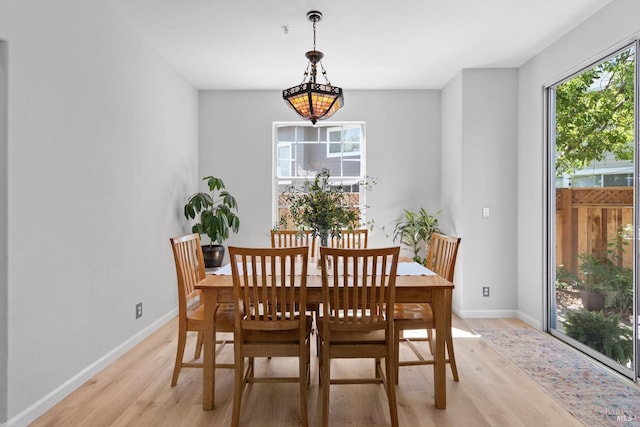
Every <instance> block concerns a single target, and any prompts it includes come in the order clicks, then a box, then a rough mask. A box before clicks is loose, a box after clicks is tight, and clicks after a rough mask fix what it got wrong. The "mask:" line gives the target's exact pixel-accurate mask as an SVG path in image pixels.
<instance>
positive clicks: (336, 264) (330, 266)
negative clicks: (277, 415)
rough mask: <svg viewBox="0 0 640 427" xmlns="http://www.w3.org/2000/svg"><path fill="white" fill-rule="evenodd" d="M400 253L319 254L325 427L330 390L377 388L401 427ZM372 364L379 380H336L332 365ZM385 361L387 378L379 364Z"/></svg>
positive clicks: (325, 249)
mask: <svg viewBox="0 0 640 427" xmlns="http://www.w3.org/2000/svg"><path fill="white" fill-rule="evenodd" d="M399 253H400V247H393V248H381V249H340V248H329V247H321V248H320V259H321V268H322V301H323V302H322V316H321V317H320V318H319V324H318V327H319V335H320V369H319V373H320V385H321V386H322V387H323V389H322V425H323V426H325V427H326V426H328V425H329V389H330V385H331V384H372V383H373V384H378V383H382V384H383V385H384V386H385V390H386V392H387V398H388V402H389V411H390V414H391V425H392V426H397V425H398V408H397V400H396V388H395V387H396V385H395V384H396V381H395V374H396V368H395V365H394V353H393V317H392V316H393V305H394V300H395V284H396V272H397V267H398V256H399ZM344 358H347V359H352V358H373V359H375V369H374V370H375V377H372V378H362V377H359V378H331V360H332V359H344ZM381 358H384V359H385V369H384V372H383V370H382V368H381V366H380V359H381Z"/></svg>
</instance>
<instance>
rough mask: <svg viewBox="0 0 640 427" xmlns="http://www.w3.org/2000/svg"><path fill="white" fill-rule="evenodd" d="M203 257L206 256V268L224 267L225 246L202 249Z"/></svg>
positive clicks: (210, 246) (204, 247) (207, 246)
mask: <svg viewBox="0 0 640 427" xmlns="http://www.w3.org/2000/svg"><path fill="white" fill-rule="evenodd" d="M202 255H203V256H204V266H205V267H206V268H215V267H220V266H221V265H222V260H223V259H224V246H222V245H206V246H203V247H202Z"/></svg>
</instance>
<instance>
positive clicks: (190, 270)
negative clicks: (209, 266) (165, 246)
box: [169, 234, 205, 318]
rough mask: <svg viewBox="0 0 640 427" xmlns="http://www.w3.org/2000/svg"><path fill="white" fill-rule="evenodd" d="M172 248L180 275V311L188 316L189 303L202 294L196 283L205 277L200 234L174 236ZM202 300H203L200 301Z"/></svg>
mask: <svg viewBox="0 0 640 427" xmlns="http://www.w3.org/2000/svg"><path fill="white" fill-rule="evenodd" d="M169 240H170V241H171V248H172V249H173V259H174V261H175V264H176V275H177V277H178V311H179V314H180V317H181V318H182V317H183V316H184V317H186V315H187V308H188V306H189V303H190V302H191V301H192V300H193V299H194V298H195V297H198V296H199V297H200V298H202V296H201V291H200V290H199V289H196V288H195V285H196V283H198V282H199V281H200V280H202V279H204V278H205V269H204V257H203V255H202V247H201V246H200V235H199V234H189V235H186V236H182V237H173V238H171V239H169ZM200 302H202V300H201V301H200Z"/></svg>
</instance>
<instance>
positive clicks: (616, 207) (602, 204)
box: [556, 187, 633, 273]
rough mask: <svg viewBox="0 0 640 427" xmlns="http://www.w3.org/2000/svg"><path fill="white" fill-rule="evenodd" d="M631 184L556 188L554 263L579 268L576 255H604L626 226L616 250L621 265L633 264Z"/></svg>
mask: <svg viewBox="0 0 640 427" xmlns="http://www.w3.org/2000/svg"><path fill="white" fill-rule="evenodd" d="M632 224H633V187H599V188H561V189H557V190H556V266H558V267H560V266H564V267H565V268H566V269H567V270H569V271H572V272H573V273H578V272H579V267H580V264H579V259H578V255H579V254H582V253H589V254H592V255H594V256H598V257H601V256H603V255H604V254H605V253H606V251H607V249H611V247H610V246H609V244H610V243H615V242H616V239H617V238H618V233H620V232H621V231H623V230H626V233H628V235H625V237H624V239H623V241H624V242H627V243H629V244H626V245H623V246H622V248H623V249H622V251H619V252H618V256H619V264H620V266H621V267H629V268H631V267H632V266H633V248H632V246H631V244H632V243H633V226H632Z"/></svg>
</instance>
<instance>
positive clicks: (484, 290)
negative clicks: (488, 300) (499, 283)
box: [482, 286, 489, 297]
mask: <svg viewBox="0 0 640 427" xmlns="http://www.w3.org/2000/svg"><path fill="white" fill-rule="evenodd" d="M482 296H483V297H488V296H489V287H488V286H483V287H482Z"/></svg>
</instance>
